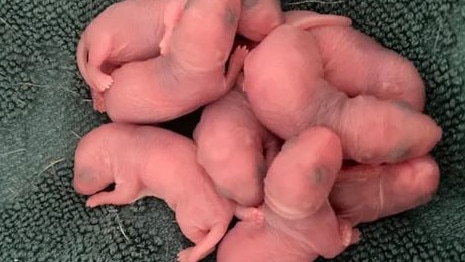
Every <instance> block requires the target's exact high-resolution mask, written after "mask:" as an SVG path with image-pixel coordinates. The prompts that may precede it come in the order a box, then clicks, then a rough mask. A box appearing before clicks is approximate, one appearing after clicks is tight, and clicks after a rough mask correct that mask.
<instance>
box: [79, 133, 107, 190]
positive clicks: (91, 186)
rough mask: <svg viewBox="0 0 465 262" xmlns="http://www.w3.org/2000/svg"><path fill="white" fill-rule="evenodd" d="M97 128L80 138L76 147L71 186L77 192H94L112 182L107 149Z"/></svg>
mask: <svg viewBox="0 0 465 262" xmlns="http://www.w3.org/2000/svg"><path fill="white" fill-rule="evenodd" d="M98 129H99V128H97V129H96V130H93V131H91V132H90V133H89V134H87V135H86V136H85V137H84V138H82V139H81V141H79V143H78V146H77V148H76V152H75V155H74V178H73V187H74V190H76V192H78V193H79V194H83V195H91V194H94V193H96V192H98V191H101V190H103V189H105V188H106V187H107V186H109V185H110V184H112V183H113V182H114V181H113V175H112V173H111V172H112V169H111V162H110V156H109V154H108V149H107V148H105V147H103V141H102V139H104V138H103V137H102V136H101V135H99V133H100V132H98V131H100V130H98Z"/></svg>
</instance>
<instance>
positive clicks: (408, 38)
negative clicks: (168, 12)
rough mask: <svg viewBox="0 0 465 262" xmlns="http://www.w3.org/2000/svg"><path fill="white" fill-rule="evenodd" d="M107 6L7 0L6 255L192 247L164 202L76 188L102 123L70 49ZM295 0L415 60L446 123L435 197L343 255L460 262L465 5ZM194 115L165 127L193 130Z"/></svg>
mask: <svg viewBox="0 0 465 262" xmlns="http://www.w3.org/2000/svg"><path fill="white" fill-rule="evenodd" d="M294 1H295V0H294ZM111 2H112V1H108V0H106V1H104V0H0V123H1V125H0V261H5V262H10V261H160V262H164V261H174V258H175V255H176V253H177V252H178V251H179V250H180V249H181V248H183V247H186V246H188V245H189V244H190V243H189V242H188V241H186V240H185V239H184V238H183V237H182V235H181V233H180V231H179V229H178V227H177V225H176V223H175V221H174V216H173V213H172V212H171V211H170V210H169V209H168V207H167V206H166V205H165V204H164V203H162V202H161V201H159V200H156V199H154V198H148V199H143V200H140V201H138V202H137V203H135V204H133V205H130V206H124V207H110V206H107V207H102V208H96V209H86V208H85V207H84V201H85V198H84V197H81V196H78V195H76V194H75V193H74V191H73V189H72V187H71V184H70V182H71V177H72V165H73V152H74V149H75V146H76V142H77V141H78V137H79V136H82V135H84V134H86V132H88V131H89V130H91V129H92V128H94V127H96V126H98V125H100V124H101V123H103V122H105V121H107V119H106V118H105V117H104V116H103V115H99V114H97V113H96V112H94V111H92V108H91V104H90V102H89V100H88V99H89V94H88V91H87V90H86V87H85V84H84V82H83V81H82V79H81V77H80V75H79V73H78V71H77V68H76V64H75V60H74V54H75V47H76V43H77V40H78V38H79V35H80V33H81V31H82V30H83V29H84V27H85V25H86V24H87V23H88V22H89V21H90V20H91V19H92V18H93V17H94V16H95V15H97V14H98V13H99V12H100V11H102V10H103V9H104V8H105V7H106V6H108V5H109V4H111ZM289 2H291V1H287V3H286V2H283V7H284V8H285V9H289V8H311V9H313V10H316V11H319V12H323V13H337V14H343V15H347V16H349V17H351V18H352V19H353V20H354V23H355V26H356V27H357V28H358V29H360V30H362V31H363V32H365V33H367V34H369V35H371V36H373V37H375V38H376V39H377V40H378V41H380V42H381V43H382V44H384V45H385V46H387V47H389V48H392V49H394V50H396V51H398V52H400V53H401V54H402V55H404V56H406V57H408V58H409V59H411V60H412V61H414V62H415V65H416V66H417V67H418V69H419V71H420V72H421V75H422V77H423V78H424V80H425V82H426V84H427V85H426V88H427V99H428V106H427V112H428V114H430V115H431V116H433V117H434V118H435V119H436V120H437V121H438V122H439V124H440V125H441V126H442V127H443V129H444V136H443V140H442V142H441V143H440V144H439V145H438V147H437V148H436V150H435V152H434V155H435V157H436V158H437V160H438V161H439V162H440V164H441V171H442V180H441V185H440V189H439V192H438V196H437V197H436V198H435V199H434V200H433V201H432V202H431V203H430V204H429V205H427V206H424V207H421V208H418V209H416V210H414V211H410V212H406V213H403V214H401V215H398V216H395V217H390V218H387V219H384V220H381V221H379V222H376V223H372V224H368V225H363V226H362V227H361V229H362V233H363V239H362V241H361V242H360V243H359V244H358V245H356V246H354V247H352V248H350V249H349V250H347V251H346V252H345V253H344V254H342V255H341V256H339V257H338V258H337V259H336V260H338V261H465V232H464V230H465V183H464V182H465V181H464V163H463V160H464V158H465V150H464V147H465V137H464V133H463V131H464V129H465V124H464V123H465V122H464V118H465V103H464V102H465V97H464V95H465V90H464V87H465V83H464V76H465V72H464V64H465V2H464V1H463V0H402V1H401V0H398V1H396V0H368V1H357V0H341V1H335V0H333V1H329V0H321V1H312V2H314V3H312V4H301V5H292V6H291V5H289V4H288V3H289ZM197 118H198V114H197V115H193V116H189V117H185V118H183V119H182V120H180V121H175V122H173V123H170V124H169V125H168V126H169V127H171V128H174V129H176V130H178V131H181V132H183V133H184V134H189V133H190V132H191V130H192V126H193V124H194V123H195V120H196V119H197ZM419 132H421V131H419ZM462 195H464V196H462ZM257 262H260V261H257Z"/></svg>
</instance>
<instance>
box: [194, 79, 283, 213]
mask: <svg viewBox="0 0 465 262" xmlns="http://www.w3.org/2000/svg"><path fill="white" fill-rule="evenodd" d="M193 137H194V140H195V142H196V144H197V146H198V153H197V159H198V162H199V163H200V164H201V165H202V166H203V167H204V168H205V170H206V171H207V173H208V174H209V175H210V177H211V178H212V180H213V182H214V183H215V186H216V188H217V190H218V192H219V193H221V194H222V195H223V196H225V197H228V198H230V199H232V200H234V201H236V202H237V203H238V204H240V205H242V206H250V207H251V206H258V205H259V204H261V203H262V202H263V177H264V176H265V173H266V170H267V169H268V166H269V164H270V163H271V160H272V159H273V158H274V156H275V155H276V154H277V153H278V151H279V146H280V145H279V143H280V142H279V141H278V139H277V138H276V137H275V136H274V135H272V134H271V133H270V132H268V131H267V130H266V129H265V128H264V127H263V126H262V125H261V124H260V123H259V122H258V120H257V119H256V118H255V116H254V115H253V113H252V111H251V109H250V106H249V104H248V102H247V99H246V98H245V97H244V95H243V94H242V92H241V91H239V90H238V89H236V88H235V89H233V90H232V91H230V92H229V93H228V94H226V95H225V96H224V97H222V98H220V99H219V100H217V101H215V102H214V103H211V104H209V105H207V106H206V107H205V109H204V111H203V112H202V117H201V119H200V122H199V123H198V125H197V127H196V128H195V131H194V135H193Z"/></svg>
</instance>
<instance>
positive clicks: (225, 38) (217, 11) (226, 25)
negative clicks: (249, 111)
mask: <svg viewBox="0 0 465 262" xmlns="http://www.w3.org/2000/svg"><path fill="white" fill-rule="evenodd" d="M170 4H171V6H170V8H169V9H168V11H167V13H166V14H165V25H166V28H167V30H166V32H165V35H164V36H163V39H162V41H161V43H160V46H161V55H160V56H158V57H156V58H152V59H148V60H145V61H140V62H130V63H127V64H124V65H123V66H122V67H120V68H119V69H116V70H115V71H114V72H113V74H112V77H113V79H114V83H113V85H112V88H110V89H108V90H107V91H106V92H105V94H104V99H105V107H106V111H107V113H108V115H109V116H110V118H111V119H112V120H113V121H115V122H130V123H137V124H146V123H158V122H164V121H168V120H171V119H175V118H177V117H179V116H181V115H185V114H187V113H190V112H192V111H194V110H195V109H197V108H199V107H200V106H202V105H205V104H207V103H210V102H212V101H214V100H216V99H218V98H219V97H221V96H223V95H224V94H226V92H228V91H229V90H230V89H231V88H232V86H233V85H234V82H235V80H236V77H237V75H238V73H239V72H240V70H241V68H242V64H243V59H244V57H245V55H246V54H247V51H246V50H245V49H243V48H237V49H236V50H235V52H234V53H233V54H232V57H231V59H230V63H229V67H228V72H227V74H226V76H225V72H224V71H225V65H226V61H227V60H228V57H229V54H230V52H231V49H232V45H233V40H234V36H235V33H236V28H237V23H238V20H239V16H240V13H241V9H240V7H241V3H240V0H228V1H210V0H191V1H189V2H188V3H187V5H186V6H185V7H184V5H183V4H182V3H179V2H177V1H173V2H170ZM205 25H216V26H205ZM199 36H202V37H199Z"/></svg>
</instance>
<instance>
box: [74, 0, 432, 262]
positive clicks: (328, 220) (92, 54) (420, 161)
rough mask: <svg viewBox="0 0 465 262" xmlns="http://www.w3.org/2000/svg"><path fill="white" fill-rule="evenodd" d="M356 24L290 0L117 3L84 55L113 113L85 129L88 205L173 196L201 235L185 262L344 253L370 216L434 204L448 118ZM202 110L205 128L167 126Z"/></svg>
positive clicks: (82, 151)
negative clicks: (428, 107) (433, 114)
mask: <svg viewBox="0 0 465 262" xmlns="http://www.w3.org/2000/svg"><path fill="white" fill-rule="evenodd" d="M351 24H352V21H351V19H350V18H347V17H343V16H336V15H329V14H318V13H315V12H312V11H305V10H294V11H287V12H283V11H282V10H281V9H280V3H279V1H277V0H243V1H241V0H222V1H218V0H125V1H122V2H119V3H115V4H113V5H111V6H109V7H108V8H107V9H106V10H104V11H103V12H102V13H101V14H99V15H98V16H97V17H96V18H95V19H94V20H93V21H91V23H90V24H89V25H88V26H87V28H86V29H85V31H84V32H83V34H82V37H81V39H80V41H79V44H78V48H77V62H78V66H79V70H80V72H81V75H82V76H83V78H84V80H85V81H86V83H87V84H88V86H89V87H90V92H91V96H92V101H93V108H94V109H95V110H96V111H99V112H101V113H103V112H106V113H107V114H108V116H109V117H110V118H111V120H112V123H108V124H104V125H102V126H100V127H98V128H96V129H94V130H92V131H91V132H89V133H88V134H87V135H86V136H84V137H83V138H82V139H81V140H80V142H79V144H78V147H77V149H76V154H75V165H74V179H73V186H74V188H75V190H76V191H77V192H78V193H80V194H85V195H91V196H90V197H89V198H88V200H87V202H86V205H87V206H88V207H96V206H99V205H105V204H114V205H125V204H131V203H133V202H134V201H136V200H138V199H140V198H142V197H147V196H152V197H156V198H160V199H163V200H164V201H165V202H166V203H167V205H168V206H169V207H170V208H171V209H172V210H173V211H174V212H175V213H176V220H177V223H178V225H179V227H180V230H181V231H182V233H183V234H184V235H185V236H186V237H187V238H188V239H189V240H190V241H192V242H193V243H194V245H193V246H192V247H189V248H187V249H184V250H182V251H180V252H179V254H178V257H177V259H178V261H199V260H201V259H202V258H204V257H205V256H207V255H208V254H210V253H212V252H213V251H214V250H215V248H217V247H218V250H217V259H218V261H220V262H224V261H232V262H236V261H253V262H262V261H263V262H268V261H286V262H300V261H302V262H304V261H311V260H314V259H316V258H317V257H318V256H323V257H325V258H332V257H335V256H337V255H338V254H340V253H341V252H343V251H344V250H345V249H346V248H347V247H348V246H349V245H352V244H356V243H357V241H359V239H360V238H361V237H363V236H361V234H360V232H359V231H358V230H357V229H356V226H357V225H358V224H359V223H365V222H372V221H375V220H377V219H379V218H381V217H386V216H390V215H393V214H397V213H400V212H403V211H405V210H408V209H412V208H415V207H417V206H419V205H423V204H425V203H427V202H428V201H429V200H430V199H431V198H432V197H433V195H434V193H435V191H436V189H437V187H438V183H439V168H438V166H437V164H436V162H435V160H434V159H433V158H432V157H431V156H430V155H429V153H430V152H431V150H432V149H433V147H434V146H435V145H436V144H437V143H438V141H439V140H440V138H441V129H440V128H439V127H438V125H437V124H436V123H435V122H434V121H433V119H431V118H430V117H429V116H427V115H426V114H424V113H422V112H423V109H424V105H425V91H424V83H423V81H422V79H421V76H420V75H419V73H418V72H417V70H416V68H415V67H414V65H413V64H412V63H411V62H409V61H408V60H407V59H405V58H403V57H401V56H400V55H399V54H397V53H395V52H394V51H392V50H388V49H386V48H384V47H382V46H381V45H380V44H378V43H377V42H376V41H375V40H373V39H371V38H370V37H368V36H366V35H364V34H363V33H361V32H359V31H357V30H355V29H354V28H353V27H352V25H351ZM199 108H203V111H202V116H201V119H200V122H199V123H198V124H197V127H196V129H195V131H194V134H193V139H191V138H188V137H185V136H182V135H180V134H177V133H175V132H173V131H170V130H168V129H165V128H161V127H159V126H157V124H159V123H163V122H166V121H169V120H173V119H176V118H179V117H181V116H184V115H186V114H189V113H191V112H193V111H194V110H197V109H199ZM111 184H115V188H114V190H113V191H105V190H104V189H105V188H107V187H108V186H109V185H111ZM234 217H236V218H238V219H239V222H237V223H236V224H235V225H234V227H233V228H232V229H231V230H228V226H229V224H230V223H231V221H232V220H233V218H234Z"/></svg>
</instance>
